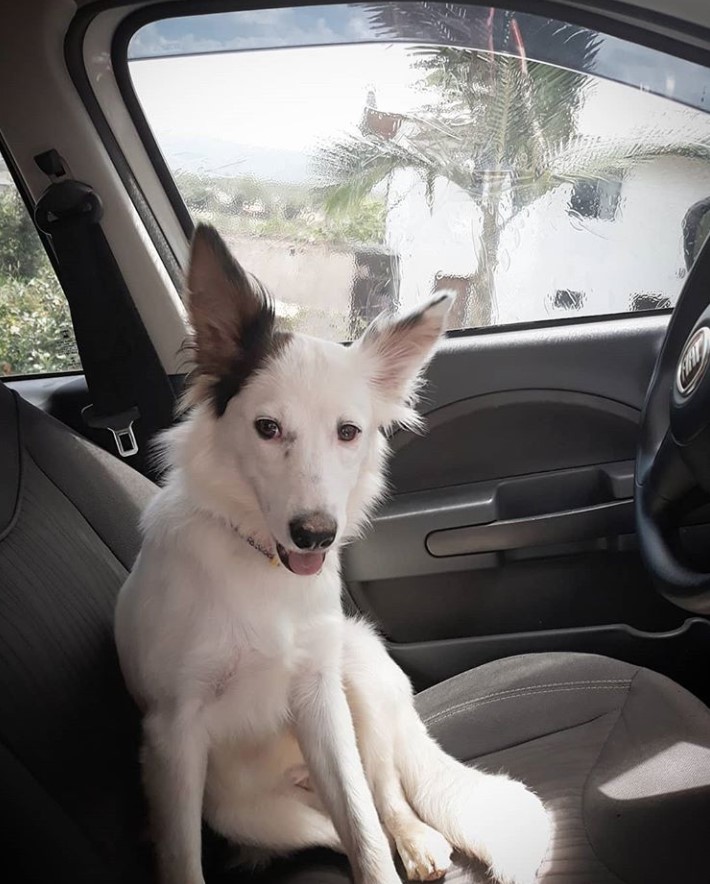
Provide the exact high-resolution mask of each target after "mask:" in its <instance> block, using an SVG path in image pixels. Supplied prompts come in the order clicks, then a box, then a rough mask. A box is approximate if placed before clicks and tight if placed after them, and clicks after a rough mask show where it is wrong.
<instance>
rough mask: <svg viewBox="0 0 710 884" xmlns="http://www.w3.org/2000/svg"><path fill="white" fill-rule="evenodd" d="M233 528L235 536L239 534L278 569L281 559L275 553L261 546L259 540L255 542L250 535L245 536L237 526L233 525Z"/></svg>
mask: <svg viewBox="0 0 710 884" xmlns="http://www.w3.org/2000/svg"><path fill="white" fill-rule="evenodd" d="M232 528H233V529H234V532H235V534H237V535H238V536H239V537H240V538H241V539H242V540H243V541H244V542H245V543H248V544H249V546H250V547H251V548H252V549H255V550H256V551H257V552H259V553H261V554H262V556H264V557H265V558H267V559H268V560H269V562H270V563H271V564H272V565H273V566H274V567H275V568H278V566H279V564H280V562H279V557H278V555H277V554H276V552H275V551H274V552H272V551H271V550H270V549H268V548H267V547H265V546H262V544H260V543H259V541H258V540H254V538H253V537H252V536H251V535H250V534H243V533H242V532H241V531H240V530H239V528H237V527H236V526H234V525H232Z"/></svg>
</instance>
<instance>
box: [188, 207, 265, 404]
mask: <svg viewBox="0 0 710 884" xmlns="http://www.w3.org/2000/svg"><path fill="white" fill-rule="evenodd" d="M187 288H188V292H187V294H188V310H189V315H190V321H191V324H192V327H193V330H194V340H193V350H194V359H195V364H196V369H197V375H198V378H199V380H200V384H199V388H200V389H201V390H204V391H205V392H206V393H208V394H209V395H211V397H212V400H213V402H214V405H215V408H216V411H217V414H218V415H220V414H223V413H224V410H225V408H226V407H227V403H228V402H229V400H230V399H231V398H232V396H234V395H236V394H237V393H238V392H239V390H240V389H241V387H242V386H243V384H244V382H245V381H246V380H247V378H248V377H249V376H250V375H251V374H252V373H253V372H254V371H255V370H256V369H257V368H259V367H260V366H261V365H262V364H263V362H264V360H265V359H266V358H267V357H268V355H269V354H270V352H271V350H272V348H273V345H274V341H275V340H276V337H275V335H274V321H275V317H274V309H273V305H272V303H271V301H270V299H269V298H268V297H267V295H266V293H265V291H264V289H263V288H262V287H261V285H259V283H258V282H256V280H253V279H250V278H249V277H248V276H247V274H246V272H245V271H244V269H243V268H242V267H241V265H240V264H239V263H238V262H237V261H236V260H235V258H234V257H233V256H232V254H231V253H230V251H229V249H228V248H227V246H226V244H225V243H224V241H223V239H222V238H221V237H220V235H219V234H218V233H217V231H216V230H215V229H214V227H210V226H208V225H205V224H201V225H199V226H198V228H197V230H196V231H195V235H194V238H193V240H192V252H191V255H190V267H189V271H188V275H187ZM198 398H199V397H198Z"/></svg>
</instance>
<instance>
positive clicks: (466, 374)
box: [344, 314, 710, 687]
mask: <svg viewBox="0 0 710 884" xmlns="http://www.w3.org/2000/svg"><path fill="white" fill-rule="evenodd" d="M666 323H667V316H665V315H658V314H656V315H648V316H641V317H639V316H637V317H633V318H625V319H615V320H609V321H601V322H593V323H579V324H570V325H556V326H552V327H545V328H538V329H534V328H527V329H518V330H506V331H502V332H494V333H489V334H480V335H478V334H474V335H469V336H456V337H451V338H449V339H448V340H447V342H446V343H445V344H444V346H443V347H442V348H441V351H440V352H439V354H438V356H437V357H436V359H435V360H434V362H433V363H432V365H431V367H430V370H429V372H428V385H427V387H426V388H425V393H424V397H423V403H424V405H423V411H424V412H425V414H426V417H427V423H428V431H427V432H426V433H425V434H424V435H419V434H416V433H413V432H408V431H401V432H399V433H396V434H395V435H394V436H393V438H392V440H391V443H392V448H393V460H392V466H391V472H390V477H391V489H392V493H391V495H390V497H389V499H388V500H387V502H386V503H385V504H383V505H382V506H381V507H380V508H379V510H378V511H377V513H376V515H375V517H374V520H373V526H372V529H371V530H370V531H369V532H368V533H367V534H366V535H365V536H364V537H363V539H362V540H359V541H358V542H357V543H355V544H353V545H352V546H351V547H350V548H349V549H348V550H347V551H346V553H345V557H344V577H345V582H346V587H347V593H348V596H349V603H350V604H351V605H353V606H354V608H355V609H356V610H358V611H360V612H363V613H365V614H366V615H367V616H369V617H371V618H372V619H374V620H375V621H376V622H377V623H378V624H379V626H380V628H381V629H382V630H383V632H384V634H385V635H386V637H387V638H388V640H389V641H390V647H391V650H392V653H393V655H394V656H395V658H397V659H398V660H399V661H400V662H401V663H402V665H403V666H404V667H405V669H407V671H408V672H409V674H410V675H411V676H412V677H413V678H414V679H415V682H416V684H417V686H418V687H423V686H426V685H427V684H431V683H433V682H434V681H437V680H439V679H440V678H442V677H445V676H448V675H451V674H453V673H454V672H457V671H461V670H462V669H465V668H468V667H470V666H472V665H475V664H477V663H480V662H484V661H485V660H487V659H494V658H496V657H499V656H505V655H507V654H509V653H524V652H526V651H533V650H541V649H550V650H552V649H555V648H570V649H574V648H576V649H585V650H597V651H598V652H604V653H615V654H616V655H617V656H619V655H621V656H623V655H624V654H627V655H629V654H632V655H636V657H638V656H639V655H640V656H643V655H644V653H645V651H644V649H646V650H648V653H650V648H651V647H657V646H658V645H659V642H662V640H661V638H660V636H662V635H667V636H668V641H670V642H671V643H674V644H675V645H678V646H679V647H682V646H684V644H687V643H690V644H689V645H688V646H690V645H693V644H694V643H696V642H697V641H698V636H699V635H701V634H703V633H702V630H703V629H704V626H703V624H704V623H705V621H702V620H698V621H697V623H695V625H692V626H690V627H686V626H685V624H686V616H685V614H684V613H683V612H682V611H680V610H679V609H677V608H675V607H674V606H673V605H671V604H670V603H668V602H666V601H665V600H663V599H662V598H661V597H660V596H659V595H658V594H657V593H656V592H655V591H654V589H653V587H652V585H651V582H650V580H649V578H648V576H647V574H646V572H645V569H644V567H643V564H642V562H641V559H640V556H639V554H638V551H637V548H636V542H635V537H634V522H633V506H632V500H633V469H634V456H635V448H636V433H637V426H638V421H639V418H640V414H641V410H642V408H643V402H644V395H645V390H646V386H647V384H648V381H649V378H650V374H651V371H652V368H653V364H654V361H655V357H656V354H657V352H658V349H659V346H660V343H661V341H662V338H663V334H664V331H665V326H666ZM700 536H701V538H705V540H707V538H708V537H710V534H708V532H707V529H705V528H701V529H700ZM655 653H656V652H654V654H655Z"/></svg>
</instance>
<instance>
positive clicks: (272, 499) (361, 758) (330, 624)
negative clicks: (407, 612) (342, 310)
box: [116, 227, 549, 884]
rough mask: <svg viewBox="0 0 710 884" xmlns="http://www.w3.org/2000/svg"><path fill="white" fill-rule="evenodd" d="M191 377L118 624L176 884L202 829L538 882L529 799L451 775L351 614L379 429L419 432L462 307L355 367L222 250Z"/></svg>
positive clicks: (382, 883)
mask: <svg viewBox="0 0 710 884" xmlns="http://www.w3.org/2000/svg"><path fill="white" fill-rule="evenodd" d="M188 288H189V299H190V300H189V305H190V316H191V321H192V325H193V328H194V348H195V350H194V352H195V363H196V366H197V369H196V378H195V379H194V380H193V382H192V385H191V388H190V393H189V396H190V402H189V404H190V411H189V414H188V415H187V417H186V418H185V420H184V421H183V422H182V423H181V424H179V425H178V426H176V427H175V428H174V429H171V430H170V431H169V432H168V433H167V434H166V437H165V448H166V455H167V458H168V462H169V464H170V467H171V469H170V471H169V473H168V478H167V482H166V484H165V486H164V488H163V489H162V490H161V491H160V493H159V494H158V495H157V497H156V499H155V501H154V502H153V503H152V504H151V506H150V507H149V509H148V511H147V512H146V514H145V517H144V520H143V529H144V533H145V539H144V543H143V548H142V551H141V553H140V556H139V557H138V560H137V562H136V565H135V568H134V569H133V572H132V574H131V575H130V577H129V578H128V581H127V582H126V584H125V586H124V587H123V589H122V591H121V594H120V597H119V601H118V607H117V612H116V640H117V644H118V649H119V654H120V658H121V665H122V669H123V673H124V676H125V679H126V682H127V684H128V687H129V689H130V691H131V692H132V694H133V696H134V697H135V699H136V701H137V702H138V704H139V705H140V707H141V709H142V711H143V713H144V745H143V765H144V782H145V788H146V792H147V796H148V802H149V806H150V811H151V825H152V829H153V835H154V837H155V840H156V848H157V857H158V866H159V871H160V880H161V882H163V884H203V881H204V878H203V874H202V869H201V859H200V850H201V844H200V827H201V819H202V817H203V816H204V818H205V819H206V820H207V822H208V823H209V824H210V825H211V826H212V827H213V828H214V829H215V830H216V831H217V832H219V833H221V834H223V835H224V836H226V837H227V838H228V839H230V840H231V841H233V842H235V843H238V844H242V845H251V846H254V847H258V848H262V849H265V850H266V851H268V852H270V853H273V854H283V853H288V852H290V851H295V850H298V849H299V848H305V847H311V846H327V847H331V848H333V849H335V850H338V851H344V852H345V853H346V854H347V856H348V858H349V860H350V863H351V865H352V868H353V873H354V876H355V880H356V881H357V882H358V884H398V882H399V880H400V879H399V875H398V874H397V871H396V868H395V862H394V859H393V852H392V845H393V846H394V847H396V850H397V852H398V853H399V856H400V857H401V859H402V862H403V864H404V868H405V870H406V873H407V875H408V877H409V878H410V879H413V880H424V881H429V880H434V879H436V878H440V877H441V876H443V875H444V874H445V872H446V870H447V868H448V867H449V863H450V857H451V853H452V849H453V848H456V849H458V850H460V851H462V852H464V853H466V854H469V855H475V856H477V857H479V858H480V859H481V860H483V861H484V862H485V863H488V864H489V865H490V867H491V871H492V874H493V875H494V876H495V878H496V879H497V880H498V881H500V882H506V884H507V882H515V884H523V882H530V881H533V880H534V878H535V872H536V869H537V867H538V866H539V864H540V862H541V860H542V857H543V855H544V853H545V850H546V847H547V842H548V833H549V824H548V819H547V816H546V813H545V810H544V808H543V806H542V804H541V803H540V801H539V800H538V798H537V797H536V796H535V795H533V794H532V793H531V792H530V791H528V790H527V789H526V788H525V787H524V786H523V785H522V784H521V783H518V782H515V781H513V780H510V779H508V778H506V777H504V776H491V775H487V774H484V773H482V772H479V771H476V770H473V769H471V768H468V767H466V766H464V765H463V764H461V763H459V762H458V761H455V760H454V759H452V758H450V757H449V756H448V755H446V754H445V753H444V752H443V751H442V750H441V749H440V748H439V746H438V745H437V744H436V743H435V742H434V740H433V739H432V738H431V737H430V736H429V734H428V733H427V731H426V728H425V727H424V725H423V724H422V722H421V720H420V719H419V717H418V715H417V713H416V711H415V708H414V704H413V700H412V691H411V688H410V685H409V682H408V680H407V678H406V677H405V676H404V674H403V673H402V672H401V670H400V669H399V668H398V667H397V666H396V664H395V663H394V662H393V661H392V660H391V659H390V657H389V656H388V655H387V653H386V651H385V649H384V647H383V645H382V643H381V642H380V640H379V639H378V638H377V636H376V635H375V633H374V631H373V630H372V629H371V628H370V627H369V626H367V625H366V624H365V623H363V622H361V621H356V620H352V619H348V618H346V617H345V616H344V614H343V613H342V610H341V605H340V591H341V583H340V572H339V564H338V554H339V549H340V548H341V547H342V545H343V544H344V543H345V542H346V541H347V540H348V539H349V538H352V537H353V535H354V534H355V533H356V532H357V531H358V529H359V528H361V526H362V525H363V522H364V520H365V518H366V515H367V512H368V510H369V508H370V507H371V506H372V505H373V503H374V502H375V501H376V500H377V499H378V498H379V497H380V495H381V494H382V490H383V470H384V465H385V457H386V453H387V445H386V441H385V437H384V435H383V432H382V431H383V429H387V428H390V427H392V426H393V425H395V424H405V425H408V426H412V425H416V423H417V421H418V419H417V416H416V413H415V412H414V411H413V409H412V401H413V396H414V393H415V391H416V386H417V381H418V377H419V374H420V372H421V371H422V369H423V368H424V366H425V365H426V364H427V362H428V361H429V359H430V358H431V356H432V354H433V352H434V350H435V348H436V344H437V341H438V339H439V337H440V335H441V333H442V330H443V327H444V323H445V319H446V314H447V312H448V308H449V299H448V298H446V297H444V298H441V297H440V298H437V299H436V300H433V301H431V302H430V303H428V304H426V305H425V306H424V307H423V308H421V309H420V310H418V311H417V312H416V313H413V314H411V315H408V316H405V317H403V318H399V319H393V318H390V319H386V320H379V321H377V322H375V323H374V324H373V325H372V326H370V328H369V329H368V330H367V331H366V332H365V334H364V335H363V337H362V338H360V340H358V341H356V342H355V343H354V344H353V345H352V346H350V347H345V346H341V345H339V344H334V343H329V342H326V341H321V340H315V339H313V338H309V337H306V336H302V335H287V334H283V333H279V332H277V331H275V329H274V313H273V309H272V307H271V305H270V303H269V301H268V299H267V298H266V297H265V295H264V293H263V292H262V290H261V289H260V288H259V286H258V285H257V284H256V283H255V282H254V281H253V280H251V279H249V278H248V277H247V275H246V274H245V273H244V271H243V270H242V268H241V267H240V266H239V265H238V264H237V263H236V262H235V261H234V259H233V258H232V257H231V256H230V254H229V252H228V250H227V248H226V246H225V245H224V243H223V242H222V240H221V239H220V238H219V236H218V234H217V233H216V232H215V231H214V230H213V229H212V228H209V227H200V228H199V229H198V230H197V233H196V234H195V238H194V243H193V247H192V256H191V263H190V270H189V276H188Z"/></svg>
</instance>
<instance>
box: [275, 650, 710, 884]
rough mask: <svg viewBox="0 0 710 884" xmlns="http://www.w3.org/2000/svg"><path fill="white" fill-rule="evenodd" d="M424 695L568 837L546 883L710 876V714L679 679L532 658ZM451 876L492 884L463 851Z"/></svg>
mask: <svg viewBox="0 0 710 884" xmlns="http://www.w3.org/2000/svg"><path fill="white" fill-rule="evenodd" d="M417 703H418V707H419V710H420V713H421V714H422V716H423V718H424V719H425V721H427V723H428V725H429V728H430V731H431V732H432V733H433V734H434V735H435V736H436V738H437V739H438V740H439V742H440V743H441V745H442V746H444V748H446V749H447V751H449V752H451V753H452V754H453V755H455V756H457V757H458V758H461V759H463V760H466V761H468V762H471V763H475V764H476V765H478V766H479V767H481V768H483V769H485V770H488V771H490V772H500V771H505V772H507V773H509V774H510V775H511V776H514V777H518V778H520V779H521V780H523V781H525V782H526V783H528V784H529V785H530V786H531V787H533V788H534V789H535V790H536V791H537V792H538V794H539V795H540V796H541V797H543V799H544V800H545V802H546V804H547V806H548V808H549V810H550V812H551V814H552V816H553V819H554V825H555V834H554V838H553V841H552V844H551V847H550V850H549V852H548V856H547V858H546V860H545V862H544V864H543V867H542V868H541V870H540V874H539V881H540V882H544V884H621V882H623V884H675V882H678V884H681V882H682V884H707V882H708V881H710V845H709V844H708V839H707V830H708V824H710V711H709V710H708V709H707V708H706V707H705V706H704V705H703V704H702V703H701V702H700V701H698V700H697V699H696V698H695V697H693V696H692V695H691V694H689V693H688V692H686V691H685V690H683V689H682V688H680V687H679V686H678V685H676V684H674V683H673V682H671V681H669V680H668V679H667V678H665V677H663V676H660V675H657V674H656V673H653V672H649V671H648V670H646V669H639V668H637V667H635V666H630V665H628V664H626V663H621V662H618V661H615V660H610V659H607V658H605V657H597V656H591V655H586V654H533V655H529V656H521V657H511V658H509V659H507V660H502V661H498V662H496V663H490V664H487V665H485V666H481V667H480V668H478V669H475V670H472V671H471V672H467V673H465V674H463V675H460V676H457V677H456V678H453V679H451V680H449V681H447V682H444V683H443V684H440V685H437V686H436V687H433V688H430V689H429V690H427V691H425V692H424V693H422V694H420V695H419V697H418V699H417ZM511 826H513V822H512V821H511ZM514 842H515V830H514V828H511V846H512V849H514ZM258 880H260V881H261V880H263V881H264V882H268V884H345V882H349V881H351V878H350V876H349V874H348V871H347V864H346V863H344V862H343V861H342V860H341V859H340V858H336V857H330V858H329V857H328V856H327V855H325V854H322V853H315V854H311V855H309V856H302V857H300V858H299V859H298V864H297V866H296V867H295V868H294V867H293V866H289V865H288V864H287V863H283V864H280V865H279V866H276V867H275V868H274V869H272V870H271V871H270V873H268V874H266V875H265V876H264V877H263V878H262V879H258ZM446 881H447V882H450V884H487V882H489V881H490V879H489V878H488V877H487V875H486V870H485V868H483V866H481V865H480V864H477V863H475V862H467V861H465V860H463V859H462V858H461V857H457V858H456V861H455V866H454V868H453V869H452V871H451V872H449V874H448V875H447V877H446Z"/></svg>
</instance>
